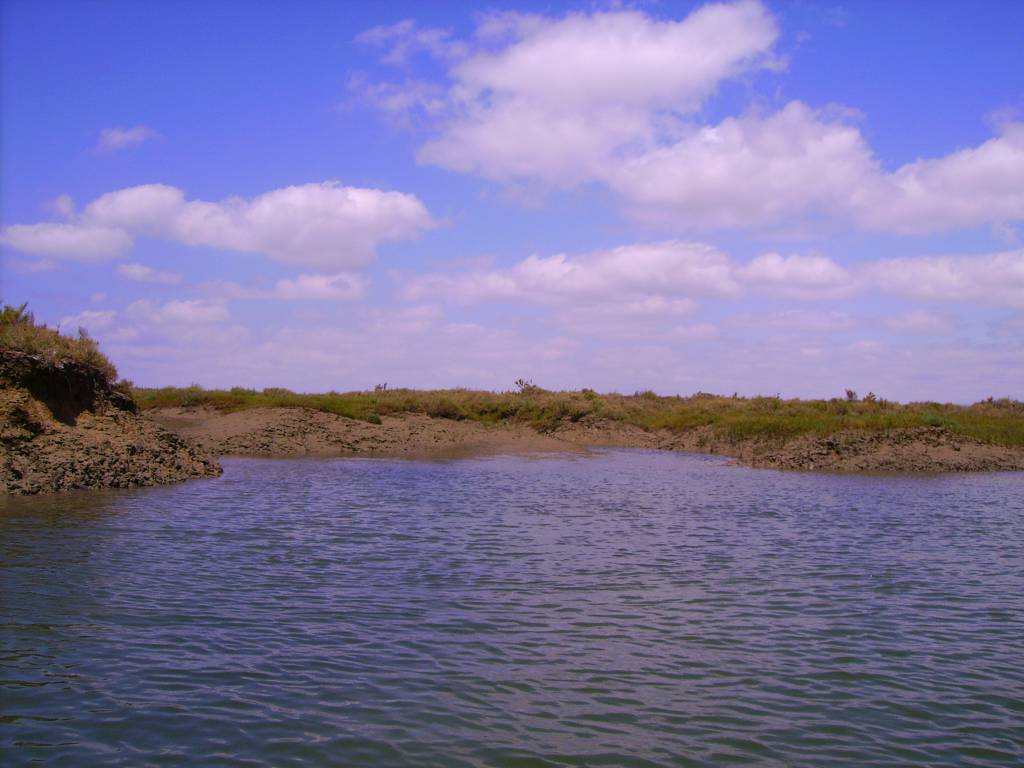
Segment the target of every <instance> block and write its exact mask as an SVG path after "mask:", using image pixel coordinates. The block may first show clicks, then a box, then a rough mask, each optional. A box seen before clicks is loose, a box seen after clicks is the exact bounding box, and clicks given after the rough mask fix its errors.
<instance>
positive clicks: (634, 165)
mask: <svg viewBox="0 0 1024 768" xmlns="http://www.w3.org/2000/svg"><path fill="white" fill-rule="evenodd" d="M875 166H876V164H875V161H874V160H873V158H872V156H871V152H870V150H869V149H868V147H867V146H866V144H865V142H864V141H863V139H862V137H861V135H860V131H859V130H858V129H857V128H856V127H854V126H852V125H850V124H848V123H847V122H845V121H844V120H843V119H841V117H840V116H839V115H834V116H828V115H825V114H824V113H821V112H817V111H815V110H813V109H811V108H810V107H808V106H806V105H804V104H802V103H799V102H793V103H790V104H789V105H787V106H786V107H785V108H784V109H782V110H780V111H779V112H777V113H775V114H772V115H768V116H766V117H765V116H760V115H749V116H746V117H740V118H735V117H730V118H726V119H725V120H723V121H722V122H721V123H719V124H718V125H715V126H703V127H694V128H691V129H689V131H688V132H687V133H686V135H685V136H683V137H682V138H680V139H679V140H678V141H675V142H672V143H669V144H666V145H664V146H661V147H658V148H655V149H652V150H650V151H648V152H642V153H639V154H636V155H635V156H633V157H629V158H626V159H624V160H623V161H622V162H621V163H618V164H615V165H612V166H610V167H609V168H608V169H607V171H606V173H605V179H606V180H607V181H608V183H609V184H610V186H611V187H612V188H613V189H614V190H615V191H616V192H617V193H618V194H619V195H620V196H621V197H622V199H623V201H624V203H625V205H626V207H627V210H629V211H630V213H632V214H633V215H634V216H635V217H636V218H639V219H644V220H648V221H654V222H658V223H662V222H670V221H672V222H676V223H677V224H678V225H680V226H685V227H692V228H704V229H707V228H748V227H765V226H768V225H777V224H780V223H787V222H789V221H790V220H792V219H794V218H795V217H797V216H806V215H814V214H833V213H834V212H836V211H837V210H838V209H841V208H844V207H846V206H848V204H849V203H848V201H849V200H850V197H851V195H856V194H857V190H858V189H862V188H863V187H864V186H865V184H866V183H867V182H868V180H870V179H871V178H872V176H873V174H875V173H877V170H876V167H875Z"/></svg>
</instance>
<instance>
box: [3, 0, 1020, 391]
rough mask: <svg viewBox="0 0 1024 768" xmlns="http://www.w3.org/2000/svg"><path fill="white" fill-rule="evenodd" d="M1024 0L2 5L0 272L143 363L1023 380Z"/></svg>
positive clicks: (388, 373) (781, 383)
mask: <svg viewBox="0 0 1024 768" xmlns="http://www.w3.org/2000/svg"><path fill="white" fill-rule="evenodd" d="M1021 29H1024V3H1020V2H1012V1H1010V0H1006V2H998V1H997V0H992V1H991V2H985V3H976V4H965V3H962V2H929V3H917V2H855V3H854V2H851V3H832V2H814V1H812V0H803V1H801V2H795V1H794V2H781V1H780V2H770V1H769V0H765V1H764V2H758V1H757V0H738V1H737V2H724V3H692V2H638V3H600V2H599V3H557V2H553V3H526V2H524V3H512V2H510V3H506V4H495V5H485V4H463V3H454V2H452V3H400V2H388V3H370V2H366V3H335V2H307V1H302V0H299V1H298V2H288V3H284V2H278V3H251V2H228V1H225V0H212V1H211V2H185V1H181V0H179V1H177V2H171V1H169V0H154V1H153V2H146V3H137V2H127V3H122V2H89V1H88V0H76V1H75V2H63V3H59V2H45V1H44V2H40V1H35V2H27V1H26V0H4V2H3V3H0V298H2V300H3V301H4V302H5V303H7V304H19V305H20V304H21V303H23V302H28V305H29V309H30V310H32V311H33V312H34V313H35V316H36V319H37V320H39V321H43V322H46V323H47V324H49V325H50V326H51V327H57V326H59V327H60V329H61V331H62V332H66V333H76V332H77V329H78V328H79V327H82V328H85V329H86V330H87V331H88V332H89V333H90V334H91V335H93V336H94V337H95V338H97V339H98V340H99V342H100V344H101V348H102V349H103V350H104V351H105V352H106V353H107V354H108V355H109V356H110V357H111V358H112V360H113V361H114V362H115V364H116V365H117V366H118V369H119V371H120V372H121V374H122V375H123V376H125V377H127V378H129V379H131V380H132V381H134V382H135V383H136V384H137V385H140V386H165V385H176V386H183V385H189V384H193V383H196V384H200V385H202V386H206V387H230V386H246V387H256V388H263V387H270V386H280V387H288V388H291V389H294V390H296V391H307V392H310V391H327V390H337V391H348V390H358V389H368V388H372V387H373V386H375V385H377V384H382V383H387V384H388V386H390V387H402V386H405V387H415V388H436V387H471V388H484V389H493V390H507V389H511V388H512V387H513V382H515V381H516V380H517V379H520V378H522V379H527V380H532V381H533V382H535V383H536V384H537V385H539V386H542V387H545V388H549V389H579V388H582V387H591V388H594V389H597V390H599V391H619V392H624V393H632V392H634V391H638V390H647V389H651V390H654V391H656V392H659V393H662V394H677V393H678V394H684V395H685V394H691V393H694V392H698V391H704V392H715V393H721V394H732V393H734V392H735V393H739V394H740V395H757V394H765V395H774V394H779V395H782V396H784V397H835V396H842V395H843V393H844V391H845V390H846V389H854V390H856V391H858V392H860V393H861V394H865V393H867V392H868V391H872V392H875V393H876V394H877V395H878V396H879V397H886V398H889V399H895V400H902V401H911V400H939V401H951V402H962V403H968V402H974V401H976V400H980V399H982V398H985V397H989V396H995V397H1003V396H1009V397H1015V398H1018V399H1019V398H1024V45H1021V44H1020V30H1021Z"/></svg>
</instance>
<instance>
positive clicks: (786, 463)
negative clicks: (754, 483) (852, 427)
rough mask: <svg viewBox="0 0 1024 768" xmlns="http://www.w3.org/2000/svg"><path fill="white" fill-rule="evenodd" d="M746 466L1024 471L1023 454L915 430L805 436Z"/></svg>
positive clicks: (934, 431) (938, 432)
mask: <svg viewBox="0 0 1024 768" xmlns="http://www.w3.org/2000/svg"><path fill="white" fill-rule="evenodd" d="M743 458H746V457H743ZM748 461H749V463H750V464H752V465H754V466H758V467H771V468H775V469H803V470H822V471H826V472H992V471H998V470H1024V451H1020V450H1014V449H1012V448H1006V447H1004V446H1000V445H992V444H990V443H983V442H981V441H980V440H975V439H973V438H970V437H966V436H964V435H958V434H955V433H953V432H949V431H947V430H945V429H942V428H940V427H915V428H911V429H892V430H889V431H886V432H867V431H863V432H854V431H850V432H839V433H836V434H834V435H829V436H828V437H817V436H805V437H801V438H797V439H796V440H793V441H791V442H789V443H787V444H785V445H783V446H780V447H777V448H775V449H773V450H771V451H769V452H766V453H765V454H764V455H760V456H758V455H752V456H750V457H749V459H748Z"/></svg>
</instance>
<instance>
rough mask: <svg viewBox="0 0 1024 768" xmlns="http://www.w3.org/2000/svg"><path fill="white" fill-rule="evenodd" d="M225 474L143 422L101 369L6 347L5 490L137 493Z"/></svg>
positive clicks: (1, 445)
mask: <svg viewBox="0 0 1024 768" xmlns="http://www.w3.org/2000/svg"><path fill="white" fill-rule="evenodd" d="M220 472H221V469H220V466H219V465H218V464H217V462H216V460H215V459H214V458H213V457H212V456H211V455H210V454H208V453H207V452H206V451H204V450H202V449H201V448H199V447H198V446H196V445H194V444H193V443H192V442H191V441H188V440H186V439H183V438H181V437H179V436H178V435H175V434H174V433H172V432H169V431H168V430H166V429H163V428H162V427H160V426H158V425H156V424H153V423H152V422H150V421H149V420H147V419H144V418H142V417H140V416H139V415H138V414H137V413H136V407H135V403H134V402H133V401H132V399H131V398H130V397H129V396H128V395H126V394H124V393H123V392H120V391H118V390H117V389H115V388H113V387H111V386H110V383H109V382H108V381H107V380H106V378H105V377H104V375H103V374H102V372H100V371H99V370H97V369H95V368H92V367H91V366H89V365H86V364H83V363H78V362H73V361H66V362H63V363H57V364H53V363H49V362H46V361H44V360H42V359H40V358H38V357H34V356H32V355H27V354H24V353H21V352H18V351H15V350H10V349H0V492H5V493H16V494H32V493H44V492H50V491H64V490H72V489H76V488H130V487H136V486H143V485H159V484H164V483H175V482H180V481H182V480H187V479H189V478H194V477H211V476H216V475H219V474H220Z"/></svg>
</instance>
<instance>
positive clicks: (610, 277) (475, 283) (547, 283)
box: [405, 240, 739, 303]
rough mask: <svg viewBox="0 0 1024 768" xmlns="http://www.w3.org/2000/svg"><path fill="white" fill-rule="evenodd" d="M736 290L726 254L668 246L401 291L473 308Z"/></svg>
mask: <svg viewBox="0 0 1024 768" xmlns="http://www.w3.org/2000/svg"><path fill="white" fill-rule="evenodd" d="M738 290H739V288H738V286H737V284H736V282H735V280H734V279H733V276H732V275H731V273H730V267H729V260H728V258H727V257H726V256H725V254H723V253H721V252H720V251H718V250H716V249H715V248H713V247H712V246H710V245H705V244H703V243H684V242H679V241H675V240H670V241H666V242H660V243H649V244H642V245H627V246H621V247H619V248H613V249H611V250H606V251H596V252H594V253H589V254H585V255H581V256H569V255H566V254H557V255H555V256H548V257H541V256H530V257H528V258H526V259H524V260H523V261H521V262H519V263H518V264H516V265H515V266H513V267H511V268H509V269H504V270H493V271H490V272H473V273H469V274H465V275H456V276H448V275H426V276H423V277H420V278H415V279H413V280H412V281H410V283H409V284H408V285H407V286H406V288H405V295H406V297H407V298H411V299H416V298H419V297H422V296H428V295H443V296H446V297H449V298H452V299H454V300H456V301H460V302H465V303H474V302H479V301H486V300H489V299H523V300H527V301H538V302H549V301H556V302H558V301H560V302H565V301H570V302H571V301H578V302H586V301H591V300H612V301H622V300H624V299H629V298H630V297H642V296H654V297H673V298H684V297H690V296H731V295H735V294H736V293H737V292H738Z"/></svg>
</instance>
